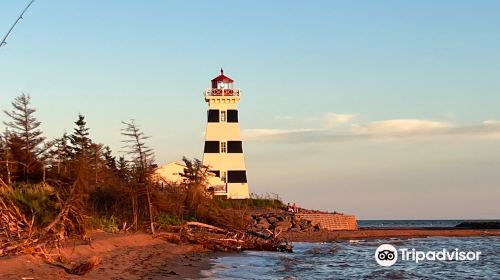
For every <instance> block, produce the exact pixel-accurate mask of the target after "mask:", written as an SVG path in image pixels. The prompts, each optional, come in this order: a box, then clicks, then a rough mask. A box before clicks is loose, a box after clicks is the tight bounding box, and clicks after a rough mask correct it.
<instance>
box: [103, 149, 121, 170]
mask: <svg viewBox="0 0 500 280" xmlns="http://www.w3.org/2000/svg"><path fill="white" fill-rule="evenodd" d="M102 155H103V157H104V161H105V163H106V167H107V168H108V169H109V170H110V171H111V172H113V173H115V174H116V172H117V171H118V169H117V167H116V157H114V156H113V154H112V152H111V149H110V148H109V146H105V147H104V149H103V151H102Z"/></svg>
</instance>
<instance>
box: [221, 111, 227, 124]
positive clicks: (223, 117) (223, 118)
mask: <svg viewBox="0 0 500 280" xmlns="http://www.w3.org/2000/svg"><path fill="white" fill-rule="evenodd" d="M220 121H221V122H225V121H226V111H220Z"/></svg>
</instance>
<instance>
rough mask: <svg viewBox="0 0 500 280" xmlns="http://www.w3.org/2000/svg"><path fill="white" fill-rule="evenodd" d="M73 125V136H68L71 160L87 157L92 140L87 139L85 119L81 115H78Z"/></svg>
mask: <svg viewBox="0 0 500 280" xmlns="http://www.w3.org/2000/svg"><path fill="white" fill-rule="evenodd" d="M75 125H76V128H75V129H74V131H73V134H72V135H70V136H69V140H70V142H71V149H72V152H73V158H79V157H82V156H83V157H87V156H88V155H89V153H90V150H91V149H90V148H91V144H92V140H90V138H89V128H87V123H86V122H85V117H84V116H83V115H81V114H80V115H78V120H77V121H76V122H75Z"/></svg>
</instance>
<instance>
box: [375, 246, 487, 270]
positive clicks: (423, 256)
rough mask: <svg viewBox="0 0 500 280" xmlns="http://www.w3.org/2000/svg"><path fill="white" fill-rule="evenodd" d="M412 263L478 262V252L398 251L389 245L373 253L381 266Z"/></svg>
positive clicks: (479, 254)
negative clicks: (404, 262)
mask: <svg viewBox="0 0 500 280" xmlns="http://www.w3.org/2000/svg"><path fill="white" fill-rule="evenodd" d="M398 255H399V256H400V259H401V261H412V262H415V263H419V262H423V261H479V258H480V256H481V252H480V251H460V250H459V249H458V248H455V249H454V250H447V249H442V250H439V251H418V250H416V249H415V248H413V249H407V248H401V249H399V250H397V249H396V247H394V246H392V245H390V244H383V245H380V246H379V247H378V248H377V250H376V251H375V260H376V261H377V263H378V264H379V265H381V266H385V267H388V266H393V265H394V264H395V263H396V262H397V261H398Z"/></svg>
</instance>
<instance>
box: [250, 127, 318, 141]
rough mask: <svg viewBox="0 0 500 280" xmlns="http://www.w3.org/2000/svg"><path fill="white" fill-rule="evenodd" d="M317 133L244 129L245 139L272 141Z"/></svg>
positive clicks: (302, 130) (310, 130)
mask: <svg viewBox="0 0 500 280" xmlns="http://www.w3.org/2000/svg"><path fill="white" fill-rule="evenodd" d="M312 131H316V130H315V129H267V128H254V129H244V130H243V131H242V137H243V138H244V139H271V138H279V137H281V136H286V135H290V134H295V133H297V134H299V133H307V132H312Z"/></svg>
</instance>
